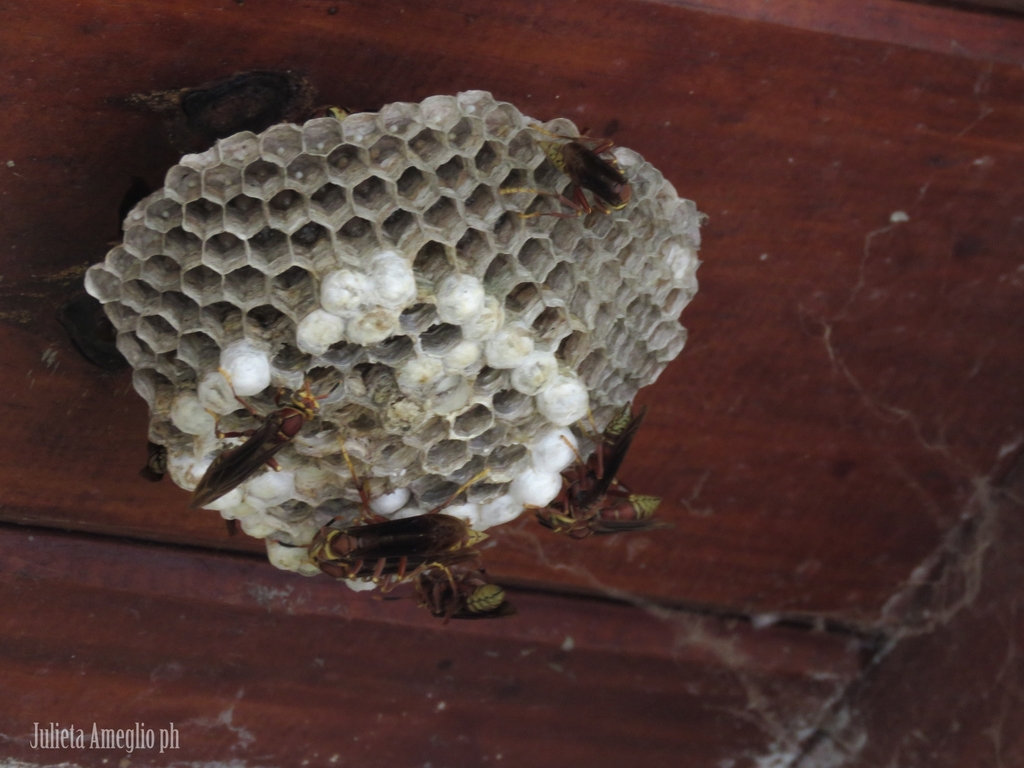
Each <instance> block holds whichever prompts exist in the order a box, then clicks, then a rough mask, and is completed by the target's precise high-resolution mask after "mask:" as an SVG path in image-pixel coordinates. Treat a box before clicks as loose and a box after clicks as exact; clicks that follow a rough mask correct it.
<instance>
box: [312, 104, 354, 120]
mask: <svg viewBox="0 0 1024 768" xmlns="http://www.w3.org/2000/svg"><path fill="white" fill-rule="evenodd" d="M351 114H352V112H351V110H348V109H343V108H342V107H335V106H332V105H326V106H322V107H317V108H316V109H314V110H313V111H312V112H310V113H309V119H310V120H313V119H315V118H318V117H333V118H334V119H335V120H344V119H345V118H346V117H348V116H349V115H351Z"/></svg>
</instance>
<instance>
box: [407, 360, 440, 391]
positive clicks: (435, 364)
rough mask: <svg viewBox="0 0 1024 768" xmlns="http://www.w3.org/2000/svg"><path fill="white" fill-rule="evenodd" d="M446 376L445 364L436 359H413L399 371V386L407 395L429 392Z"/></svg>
mask: <svg viewBox="0 0 1024 768" xmlns="http://www.w3.org/2000/svg"><path fill="white" fill-rule="evenodd" d="M443 376H444V364H443V363H442V362H441V361H440V360H438V359H437V358H436V357H413V358H411V359H409V360H407V361H406V362H405V363H404V364H403V365H402V367H401V368H399V369H398V386H399V388H400V389H401V390H402V391H403V392H404V393H405V394H407V395H409V396H414V395H417V394H425V393H426V392H429V391H430V390H431V389H432V388H433V386H434V385H435V384H437V383H438V382H439V381H440V380H441V378H442V377H443Z"/></svg>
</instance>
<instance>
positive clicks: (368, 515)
mask: <svg viewBox="0 0 1024 768" xmlns="http://www.w3.org/2000/svg"><path fill="white" fill-rule="evenodd" d="M338 445H339V446H340V447H341V455H342V457H343V458H344V459H345V464H346V465H347V466H348V471H349V474H350V475H352V483H353V485H355V487H356V490H357V491H358V492H359V507H360V519H361V520H362V522H364V523H380V522H382V521H383V520H384V519H385V518H383V517H381V516H380V515H377V514H375V513H374V512H373V510H372V509H370V493H369V491H368V490H367V489H366V479H365V478H364V479H362V480H360V478H359V474H358V473H357V472H356V467H355V464H353V463H352V457H351V456H349V455H348V451H346V450H345V441H344V439H343V438H342V436H341V432H338Z"/></svg>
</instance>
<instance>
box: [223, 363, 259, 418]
mask: <svg viewBox="0 0 1024 768" xmlns="http://www.w3.org/2000/svg"><path fill="white" fill-rule="evenodd" d="M217 371H218V372H219V373H220V375H221V376H223V377H224V378H225V379H226V380H227V382H228V386H229V387H231V394H232V395H235V400H237V401H238V402H240V403H241V404H242V407H243V408H245V410H247V411H248V412H249V413H251V414H252V415H253V416H255V417H256V418H257V419H259V420H260V421H263V417H262V416H261V415H260V413H259V411H257V410H256V409H255V408H253V407H252V406H251V405H249V404H248V403H247V402H245V400H243V399H242V398H240V397H239V396H238V395H236V394H235V385H234V384H233V383H232V382H231V374H230V373H228V372H227V371H225V370H224V369H223V368H218V369H217Z"/></svg>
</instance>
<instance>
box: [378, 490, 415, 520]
mask: <svg viewBox="0 0 1024 768" xmlns="http://www.w3.org/2000/svg"><path fill="white" fill-rule="evenodd" d="M409 496H410V493H409V489H408V488H399V489H398V490H397V491H392V492H391V493H385V494H383V495H381V496H378V497H377V498H375V499H372V500H371V501H370V509H372V510H373V511H374V512H376V513H377V514H378V515H390V514H392V513H394V512H397V511H398V510H400V509H401V508H402V507H404V506H405V503H406V502H407V501H409Z"/></svg>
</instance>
